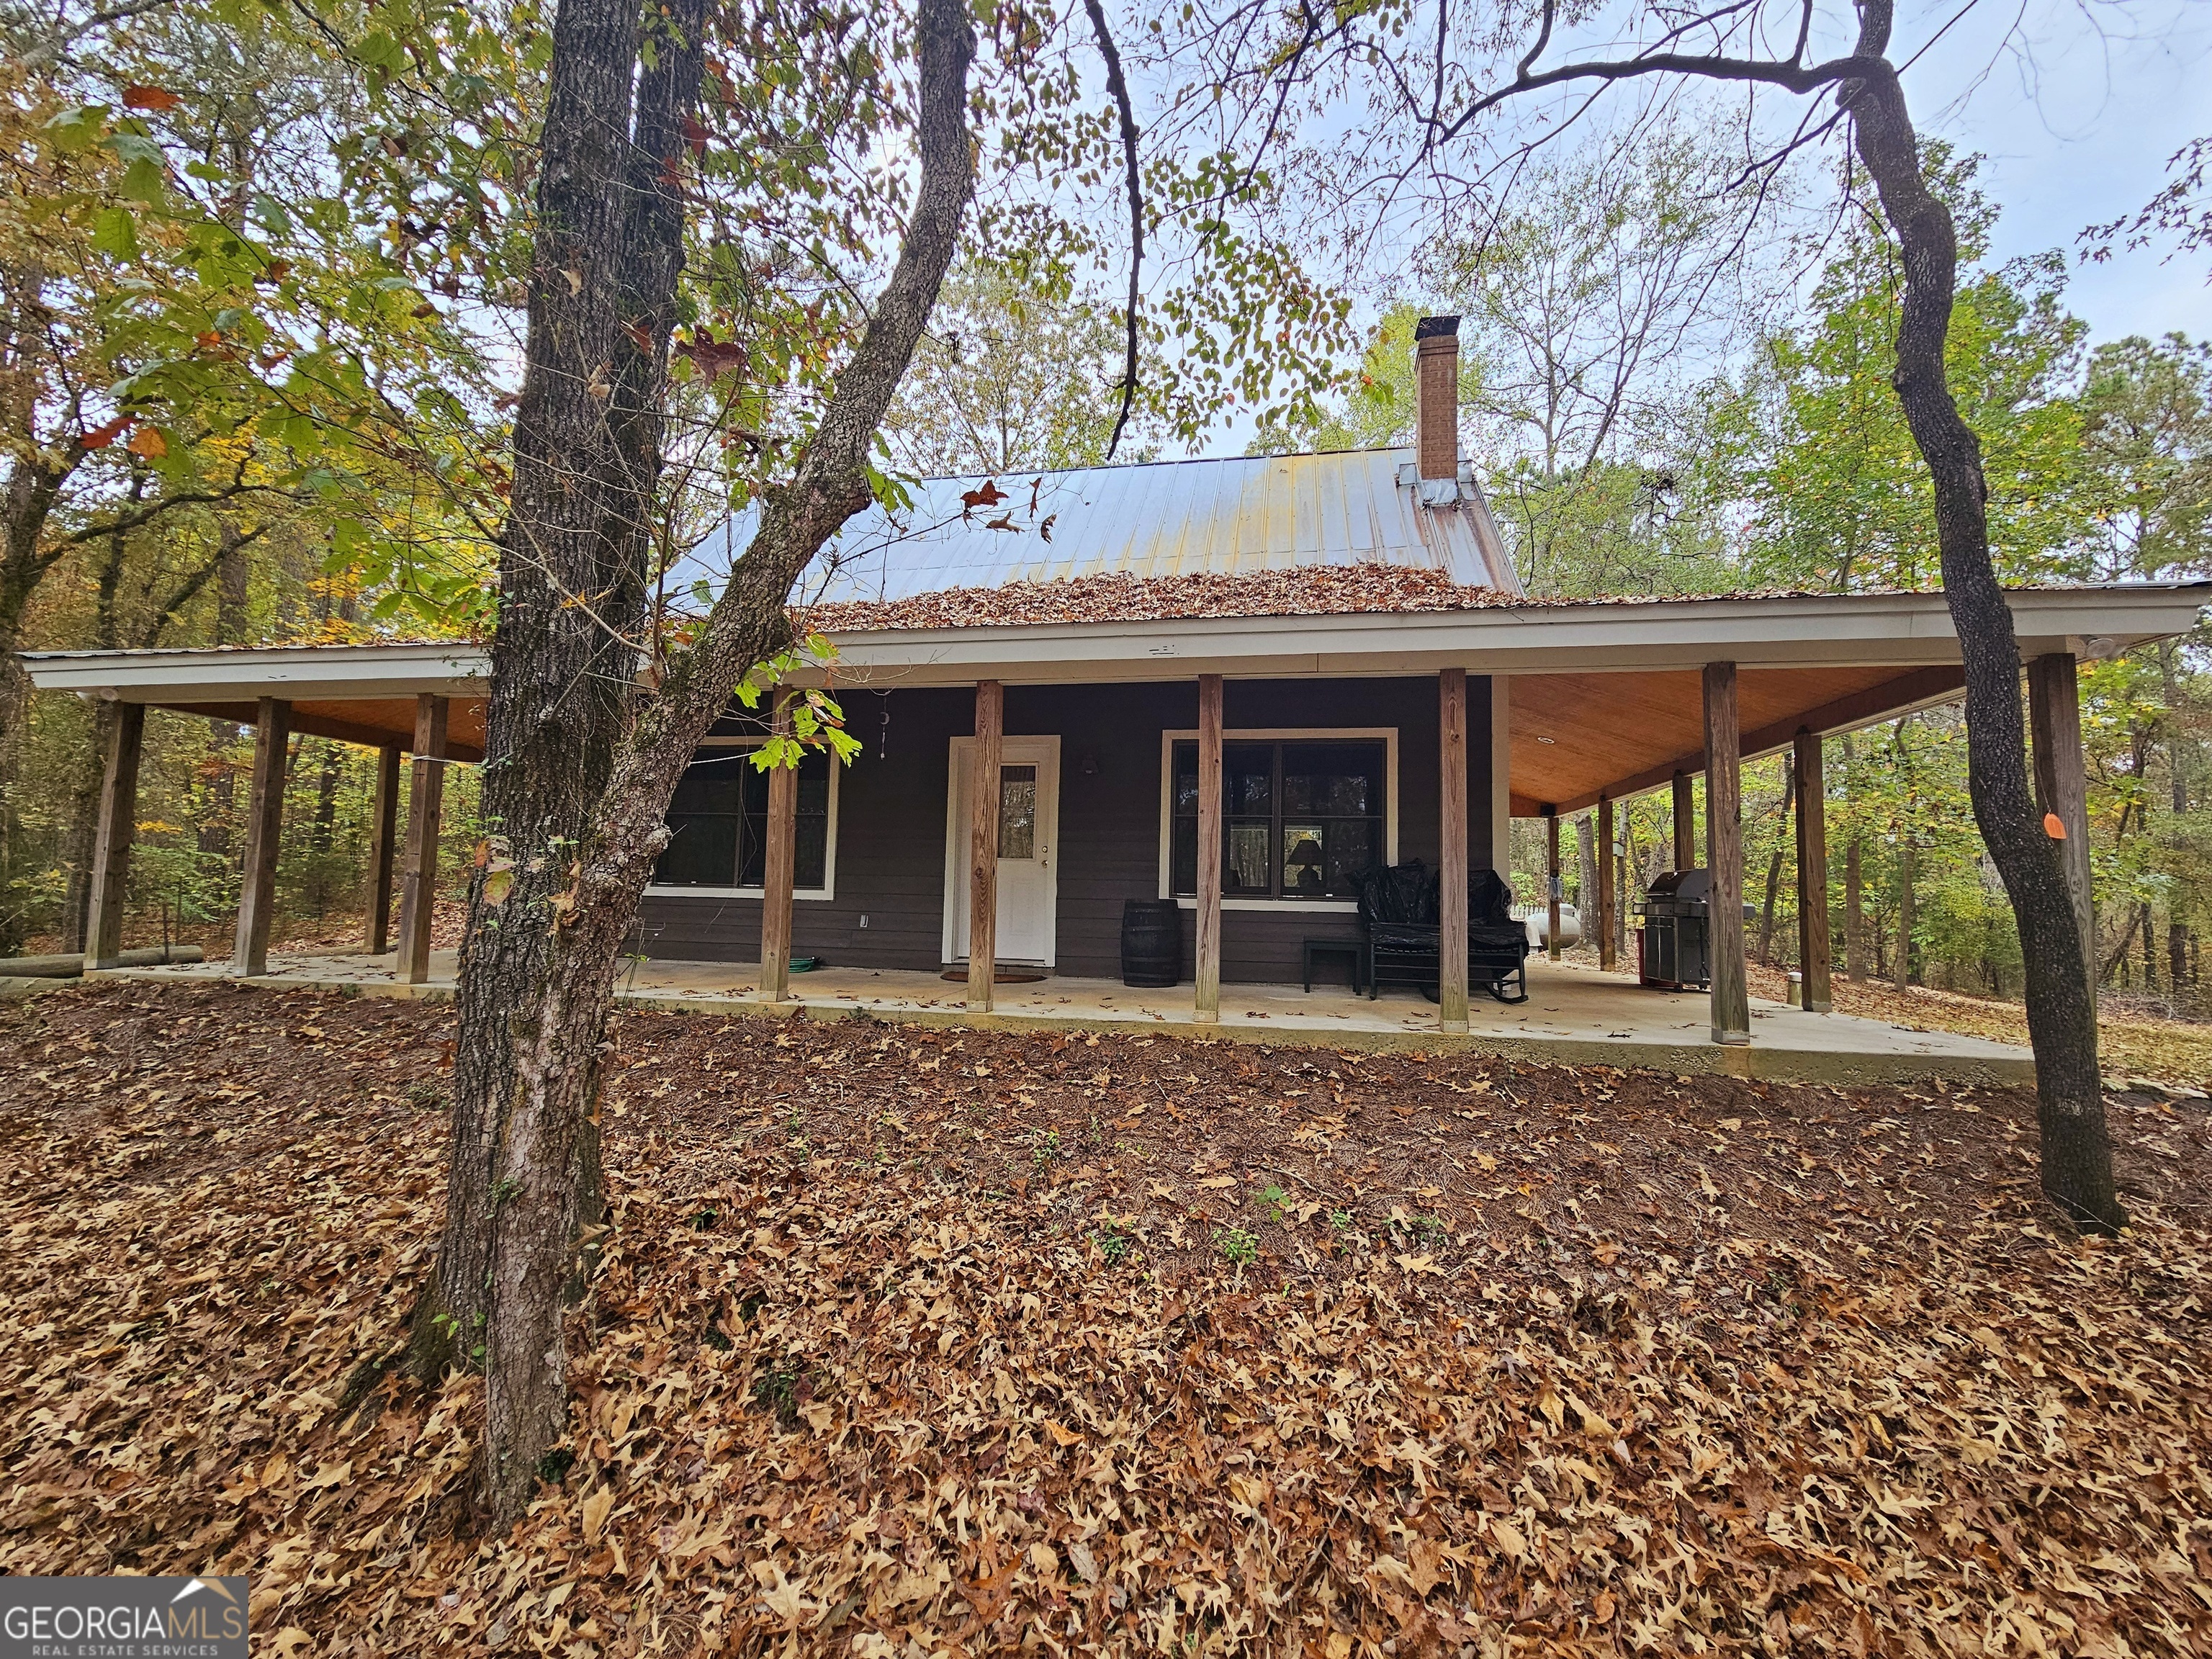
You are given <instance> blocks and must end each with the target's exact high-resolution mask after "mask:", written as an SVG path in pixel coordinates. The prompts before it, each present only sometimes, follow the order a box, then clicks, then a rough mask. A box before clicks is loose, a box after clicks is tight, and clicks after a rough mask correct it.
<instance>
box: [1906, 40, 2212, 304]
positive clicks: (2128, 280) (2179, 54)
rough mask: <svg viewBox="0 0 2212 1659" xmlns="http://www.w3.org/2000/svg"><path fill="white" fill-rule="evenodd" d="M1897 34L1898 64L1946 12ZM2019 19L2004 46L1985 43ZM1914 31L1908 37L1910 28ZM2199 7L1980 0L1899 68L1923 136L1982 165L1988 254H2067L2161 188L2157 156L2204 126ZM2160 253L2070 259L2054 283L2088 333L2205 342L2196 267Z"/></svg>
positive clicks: (2203, 292)
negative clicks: (2095, 228) (2068, 269)
mask: <svg viewBox="0 0 2212 1659" xmlns="http://www.w3.org/2000/svg"><path fill="white" fill-rule="evenodd" d="M1900 9H1901V10H1903V11H1904V12H1905V15H1906V20H1905V21H1902V22H1901V24H1900V27H1899V45H1900V46H1901V47H1902V48H1903V51H1904V53H1905V55H1908V56H1909V55H1910V54H1911V52H1914V51H1917V50H1918V49H1919V46H1920V44H1921V43H1922V42H1923V41H1924V40H1926V38H1927V35H1928V34H1929V33H1931V32H1932V31H1933V30H1934V29H1935V28H1936V27H1940V26H1941V24H1942V22H1943V21H1945V20H1946V19H1948V17H1949V16H1951V15H1953V14H1954V11H1955V7H1950V6H1942V7H1940V8H1939V7H1936V6H1924V5H1915V6H1909V7H1905V8H1900ZM2015 16H2017V17H2019V18H2020V23H2019V27H2018V28H2017V29H2016V30H2015V32H2014V39H2013V41H2012V43H2010V44H2006V45H2002V46H1992V37H1993V36H1996V35H1997V34H1999V33H2002V31H2003V28H2004V26H2005V25H2006V24H2007V23H2008V22H2010V21H2012V20H2013V19H2014V18H2015ZM1915 21H1917V23H1918V25H1919V27H1918V30H1917V33H1915V31H1914V28H1913V23H1914V22H1915ZM2208 71H2212V4H2206V3H2204V0H2143V3H2138V4H2133V5H2125V6H2123V5H2117V4H2095V5H2087V4H2077V3H2074V0H2029V3H2028V4H2027V6H2026V7H2024V8H2020V7H2018V0H2015V9H1999V8H1998V7H1997V6H1996V5H1995V4H1993V3H1992V0H1982V3H1981V4H1980V5H1978V6H1977V7H1976V8H1975V9H1974V10H1973V11H1972V12H1970V13H1969V14H1968V15H1966V18H1965V19H1964V20H1963V21H1961V22H1960V24H1959V25H1958V26H1957V27H1955V28H1954V29H1953V30H1952V31H1951V32H1950V33H1948V34H1947V35H1945V36H1944V37H1943V39H1942V40H1940V41H1939V42H1937V43H1936V46H1934V47H1933V48H1932V49H1930V50H1929V52H1927V53H1926V55H1925V56H1923V58H1921V59H1920V61H1919V62H1918V63H1917V64H1915V65H1914V66H1913V67H1912V68H1911V70H1908V71H1907V72H1906V77H1905V94H1906V97H1907V98H1908V99H1909V100H1911V105H1912V107H1913V112H1914V115H1915V117H1916V118H1917V120H1918V121H1919V122H1920V123H1921V124H1922V125H1923V129H1924V130H1925V131H1930V132H1933V133H1936V134H1939V135H1941V136H1942V137H1945V138H1947V139H1949V140H1950V141H1951V142H1952V143H1954V144H1956V145H1958V146H1959V147H1960V149H1968V150H1975V151H1978V152H1980V153H1981V154H1983V155H1985V156H1986V157H1987V158H1988V165H1987V167H1986V168H1985V170H1984V173H1983V180H1984V185H1985V186H1986V188H1987V189H1988V191H1989V194H1990V197H1992V199H1994V200H1995V201H1996V202H1997V203H1998V204H2000V205H2001V207H2002V209H2003V215H2002V218H2000V219H1999V221H1998V222H1997V229H1996V248H1995V250H1994V251H1995V252H1996V253H1997V254H1998V255H1999V256H2000V257H2001V258H2009V257H2011V256H2013V255H2015V254H2022V253H2032V252H2040V251H2042V250H2044V249H2045V248H2051V247H2065V248H2069V249H2071V248H2072V247H2074V246H2075V237H2076V236H2078V235H2079V234H2080V233H2081V230H2082V228H2084V227H2085V226H2087V225H2090V224H2093V223H2097V222H2107V221H2110V220H2113V219H2117V218H2118V217H2120V216H2122V215H2123V214H2132V213H2133V212H2134V211H2135V210H2137V209H2138V208H2140V207H2141V206H2142V204H2144V203H2145V202H2147V201H2148V200H2149V199H2150V197H2153V196H2154V195H2155V194H2156V193H2157V192H2158V191H2159V189H2160V187H2161V186H2162V185H2164V184H2165V183H2166V176H2167V175H2166V161H2167V159H2168V158H2169V157H2170V156H2172V155H2173V153H2174V152H2175V151H2176V150H2178V149H2180V148H2181V147H2182V145H2183V144H2185V143H2187V142H2188V141H2189V140H2190V139H2191V138H2194V137H2202V136H2203V135H2205V134H2207V133H2212V72H2208ZM2168 252H2171V250H2170V249H2169V248H2165V247H2154V248H2148V249H2145V250H2143V251H2142V252H2127V251H2126V250H2124V249H2120V250H2116V251H2115V252H2114V253H2113V255H2112V259H2111V261H2110V262H2109V263H2107V264H2102V265H2094V264H2088V265H2084V264H2077V265H2076V266H2075V272H2074V276H2073V279H2072V282H2071V283H2070V286H2069V305H2070V307H2071V308H2072V309H2073V311H2074V313H2075V315H2077V316H2079V317H2081V319H2083V320H2084V321H2086V322H2087V323H2088V325H2089V326H2090V331H2091V337H2092V338H2093V339H2094V340H2107V339H2116V338H2118V337H2121V336H2123V335H2127V334H2152V335H2155V334H2160V333H2164V332H2166V331H2168V330H2172V329H2179V330H2180V331H2183V332H2185V333H2187V334H2189V335H2190V336H2191V337H2192V338H2199V337H2204V336H2207V335H2212V285H2208V284H2207V283H2206V280H2205V279H2206V277H2207V276H2208V275H2212V259H2208V258H2206V257H2205V256H2204V255H2202V254H2198V255H2196V256H2193V257H2191V256H2184V257H2181V258H2174V259H2172V261H2171V262H2162V261H2163V259H2164V256H2165V255H2166V253H2168Z"/></svg>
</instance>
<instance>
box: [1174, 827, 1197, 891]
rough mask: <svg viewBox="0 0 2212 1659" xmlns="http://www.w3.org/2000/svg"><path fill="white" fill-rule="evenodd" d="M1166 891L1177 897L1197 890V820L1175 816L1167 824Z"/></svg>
mask: <svg viewBox="0 0 2212 1659" xmlns="http://www.w3.org/2000/svg"><path fill="white" fill-rule="evenodd" d="M1168 828H1169V835H1168V891H1169V892H1170V893H1172V894H1174V895H1175V896H1176V897H1177V898H1190V897H1193V896H1195V895H1196V894H1197V892H1198V820H1197V819H1196V818H1186V817H1177V818H1176V820H1175V821H1174V822H1173V823H1170V825H1169V826H1168Z"/></svg>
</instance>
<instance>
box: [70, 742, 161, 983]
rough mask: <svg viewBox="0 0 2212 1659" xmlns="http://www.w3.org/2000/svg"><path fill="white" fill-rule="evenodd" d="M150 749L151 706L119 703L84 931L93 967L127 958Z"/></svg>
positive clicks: (103, 783)
mask: <svg viewBox="0 0 2212 1659" xmlns="http://www.w3.org/2000/svg"><path fill="white" fill-rule="evenodd" d="M145 744H146V705H145V704H144V703H143V702H119V703H118V704H116V706H115V726H114V728H113V729H112V731H111V732H109V733H108V739H107V755H106V769H105V770H104V771H103V772H102V773H101V775H100V829H99V831H98V834H97V836H95V838H94V842H93V846H92V892H91V896H90V902H89V905H88V909H87V912H86V916H85V929H84V965H85V966H86V967H88V968H112V967H114V966H115V965H116V963H118V961H120V960H121V959H122V956H123V894H124V888H125V884H126V883H127V882H128V881H129V880H130V877H131V836H133V835H134V834H135V833H136V832H137V827H138V826H137V819H138V757H139V756H140V754H141V753H142V752H143V750H144V749H145Z"/></svg>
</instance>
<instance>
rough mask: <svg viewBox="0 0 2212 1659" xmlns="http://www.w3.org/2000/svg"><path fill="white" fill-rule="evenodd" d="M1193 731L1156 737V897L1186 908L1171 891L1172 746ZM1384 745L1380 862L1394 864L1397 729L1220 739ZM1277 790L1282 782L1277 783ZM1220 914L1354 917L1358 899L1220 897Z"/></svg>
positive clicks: (1276, 729) (1280, 730) (1287, 730)
mask: <svg viewBox="0 0 2212 1659" xmlns="http://www.w3.org/2000/svg"><path fill="white" fill-rule="evenodd" d="M1197 739H1198V732H1197V731H1196V729H1195V728H1187V729H1183V730H1176V731H1164V732H1161V733H1160V847H1159V860H1160V868H1159V896H1160V897H1162V898H1164V899H1173V900H1175V902H1176V903H1177V904H1179V905H1181V906H1182V908H1184V909H1186V910H1194V909H1196V908H1198V901H1197V900H1196V899H1195V898H1193V897H1190V896H1187V895H1182V894H1178V893H1177V892H1176V890H1175V746H1176V744H1178V743H1194V742H1196V741H1197ZM1378 739H1379V740H1380V741H1381V743H1382V744H1383V861H1384V862H1385V863H1387V864H1395V863H1397V861H1398V728H1397V727H1396V726H1233V727H1224V728H1223V730H1222V733H1221V740H1222V742H1223V743H1225V744H1231V743H1357V742H1361V741H1365V742H1370V743H1371V742H1375V741H1376V740H1378ZM1275 787H1276V788H1277V789H1280V788H1281V787H1282V780H1281V779H1280V778H1278V779H1277V780H1276V781H1275ZM1221 908H1223V909H1225V910H1259V911H1274V912H1279V913H1294V912H1297V911H1307V912H1323V913H1328V914H1334V915H1358V913H1359V901H1358V899H1345V898H1321V899H1314V898H1224V899H1223V900H1222V901H1221Z"/></svg>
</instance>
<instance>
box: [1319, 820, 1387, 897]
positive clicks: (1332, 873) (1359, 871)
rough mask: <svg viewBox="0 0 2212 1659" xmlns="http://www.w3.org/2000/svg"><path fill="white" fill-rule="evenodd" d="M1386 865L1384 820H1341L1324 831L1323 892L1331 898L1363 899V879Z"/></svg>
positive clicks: (1329, 824)
mask: <svg viewBox="0 0 2212 1659" xmlns="http://www.w3.org/2000/svg"><path fill="white" fill-rule="evenodd" d="M1382 861H1383V820H1382V819H1381V818H1339V819H1337V820H1336V821H1335V822H1334V823H1328V824H1324V825H1323V826H1322V864H1321V882H1322V887H1321V890H1322V894H1323V895H1324V896H1327V897H1329V898H1357V897H1358V896H1359V878H1360V877H1361V876H1363V875H1364V874H1365V873H1366V872H1368V871H1369V870H1370V868H1372V867H1373V866H1376V865H1377V864H1380V863H1381V862H1382Z"/></svg>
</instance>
